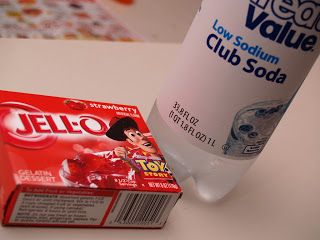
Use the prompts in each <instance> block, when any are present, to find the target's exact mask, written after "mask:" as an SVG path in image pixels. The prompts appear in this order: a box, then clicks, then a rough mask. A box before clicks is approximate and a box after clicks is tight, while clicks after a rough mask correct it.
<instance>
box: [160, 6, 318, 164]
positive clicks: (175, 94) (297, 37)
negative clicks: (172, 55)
mask: <svg viewBox="0 0 320 240" xmlns="http://www.w3.org/2000/svg"><path fill="white" fill-rule="evenodd" d="M235 9H236V10H235ZM319 32H320V5H319V3H317V2H315V1H309V0H308V1H303V0H292V1H284V0H250V1H249V0H247V1H224V2H223V3H221V1H212V0H204V1H203V2H202V5H201V7H200V9H199V12H198V13H197V15H196V17H195V19H194V21H193V24H192V26H191V28H190V30H189V32H188V34H187V37H186V39H185V41H184V43H183V45H182V51H181V54H180V57H179V58H178V61H177V64H176V66H175V67H174V69H173V71H172V73H171V75H170V77H169V81H167V84H166V85H165V86H164V88H163V90H162V93H161V94H160V95H159V97H158V99H157V107H158V109H159V112H160V114H161V116H162V118H163V119H164V121H165V122H166V123H167V124H168V125H169V126H170V128H172V129H174V130H175V132H176V133H177V134H179V135H181V136H183V137H184V138H185V139H186V140H187V141H189V142H190V143H192V144H194V145H196V146H197V147H199V148H201V149H203V150H205V151H208V152H211V153H213V154H216V155H219V156H223V157H226V158H231V159H250V158H254V157H256V156H257V155H258V154H259V153H260V152H261V151H262V149H263V148H264V146H265V144H266V142H267V141H268V139H269V138H270V136H271V134H272V132H273V131H274V129H275V127H276V126H277V124H278V123H279V121H280V119H281V117H282V116H283V114H284V113H285V111H286V109H287V108H288V106H289V104H290V102H291V100H292V99H293V97H294V95H295V93H296V92H297V91H298V89H299V87H300V86H301V84H302V82H303V80H304V79H305V77H306V75H307V74H308V72H309V70H310V68H311V66H312V64H313V63H314V61H315V60H316V58H317V56H318V54H319V51H320V47H319V38H320V34H319Z"/></svg>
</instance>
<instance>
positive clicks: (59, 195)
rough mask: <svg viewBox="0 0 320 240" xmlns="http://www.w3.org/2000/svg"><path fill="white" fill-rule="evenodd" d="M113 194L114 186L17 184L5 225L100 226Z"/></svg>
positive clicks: (115, 192) (114, 194)
mask: <svg viewBox="0 0 320 240" xmlns="http://www.w3.org/2000/svg"><path fill="white" fill-rule="evenodd" d="M116 197H117V191H113V190H97V189H85V188H57V187H47V188H46V187H43V186H41V187H37V186H20V187H19V189H18V190H17V191H16V192H15V194H14V195H13V197H12V198H11V201H10V204H9V206H8V210H7V212H6V216H5V221H4V225H16V226H51V227H61V226H63V227H102V226H103V225H104V222H105V219H106V215H107V214H108V213H109V211H110V209H111V208H112V204H113V203H114V200H115V199H116Z"/></svg>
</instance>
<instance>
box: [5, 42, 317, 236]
mask: <svg viewBox="0 0 320 240" xmlns="http://www.w3.org/2000/svg"><path fill="white" fill-rule="evenodd" d="M178 50H179V45H174V44H170V45H168V44H150V43H149V44H148V43H108V42H85V41H52V40H50V41H42V40H4V39H2V40H0V89H4V90H14V91H23V92H30V93H41V94H48V95H56V96H65V97H67V96H68V97H75V98H83V99H92V100H96V101H108V102H115V103H124V104H132V105H138V106H139V107H140V110H141V112H142V114H143V115H144V116H145V117H147V115H148V113H149V111H150V109H151V107H152V104H153V102H154V99H155V97H156V95H157V93H158V91H159V88H160V87H161V85H162V83H163V81H164V79H165V76H166V74H167V72H168V70H169V69H170V67H171V65H172V63H173V62H174V59H175V56H176V54H177V53H178ZM319 76H320V59H318V61H317V63H316V64H315V65H314V67H313V70H312V71H311V73H310V74H309V76H308V77H307V79H306V82H305V83H304V85H303V86H302V88H301V90H300V92H299V93H298V95H297V96H296V99H295V100H294V101H293V103H292V105H291V107H290V108H289V110H288V112H287V113H286V115H285V116H284V119H283V120H282V121H281V123H280V125H279V126H278V128H277V130H276V132H275V133H274V135H273V136H272V138H271V140H270V142H269V144H268V145H267V147H266V149H265V150H264V152H263V153H262V154H261V156H260V158H259V159H258V161H257V162H256V163H255V164H254V165H253V167H252V168H251V169H250V170H249V172H248V173H247V174H246V175H245V176H244V177H243V178H242V180H241V182H240V184H239V185H238V187H237V188H236V189H235V190H234V191H233V192H232V193H231V194H229V195H228V196H227V197H226V198H225V199H224V201H221V202H219V203H216V204H209V203H204V202H201V201H200V200H198V199H197V197H196V195H195V191H194V186H193V184H192V181H190V180H189V181H187V182H185V183H184V184H183V187H184V195H183V198H182V200H181V201H179V202H178V204H177V205H176V206H175V208H174V209H173V211H172V212H171V215H170V217H169V219H168V222H167V224H166V226H165V227H164V228H163V229H161V230H135V229H81V228H25V227H0V239H1V240H7V239H8V240H9V239H10V240H20V239H21V240H22V239H23V240H38V239H39V240H40V239H46V240H51V239H64V240H71V239H74V240H87V239H88V240H89V239H94V240H100V239H101V240H102V239H103V240H109V239H112V240H115V239H130V240H134V239H139V240H144V239H148V240H151V239H152V240H157V239H178V240H180V239H184V240H189V239H190V240H191V239H192V240H194V239H197V238H198V239H217V240H218V239H219V240H233V239H236V240H242V239H245V240H264V239H266V240H270V239H272V240H278V239H279V240H301V239H306V240H319V239H320V227H319V223H320V187H319V183H320V140H319V137H318V136H319V135H320V125H319V122H320V108H319V106H318V104H319V102H320V94H319V90H320V81H319Z"/></svg>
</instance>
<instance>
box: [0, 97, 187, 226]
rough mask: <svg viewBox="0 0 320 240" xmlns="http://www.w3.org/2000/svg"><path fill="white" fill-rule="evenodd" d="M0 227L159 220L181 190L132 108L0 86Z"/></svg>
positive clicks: (141, 223) (138, 223)
mask: <svg viewBox="0 0 320 240" xmlns="http://www.w3.org/2000/svg"><path fill="white" fill-rule="evenodd" d="M0 133H1V135H0V136H1V139H0V154H1V159H0V187H1V188H0V203H1V210H0V214H1V219H2V223H3V224H4V225H28V226H64V227H65V226H72V227H80V226H81V227H138V228H160V227H162V226H163V225H164V223H165V222H166V220H167V217H168V215H169V212H170V211H171V209H172V207H173V206H174V205H175V203H176V202H177V200H178V199H179V198H180V196H181V194H182V192H181V188H180V187H179V186H178V184H177V183H176V181H175V179H174V177H173V176H172V173H171V171H170V170H169V168H168V166H167V164H166V162H165V160H164V158H163V156H162V154H161V152H160V150H159V149H158V147H157V144H156V142H155V141H154V139H153V138H152V135H151V134H150V132H149V129H148V127H147V126H146V123H145V122H144V120H143V118H142V116H141V114H140V112H139V110H138V109H137V107H135V106H126V105H119V104H112V103H101V102H94V101H85V100H76V99H68V98H58V97H48V96H42V95H34V94H25V93H17V92H8V91H0Z"/></svg>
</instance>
